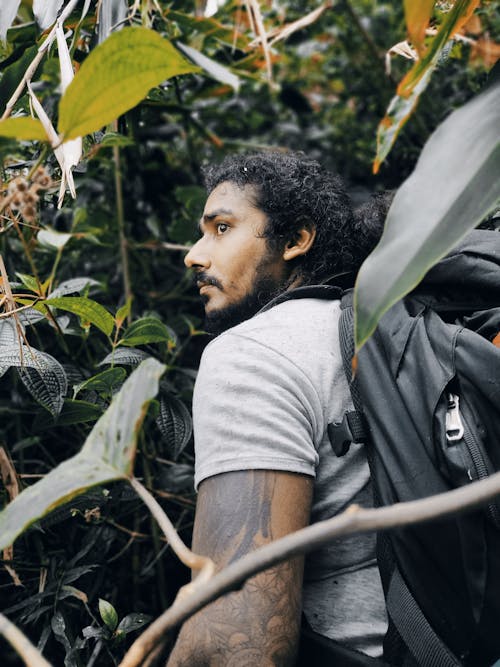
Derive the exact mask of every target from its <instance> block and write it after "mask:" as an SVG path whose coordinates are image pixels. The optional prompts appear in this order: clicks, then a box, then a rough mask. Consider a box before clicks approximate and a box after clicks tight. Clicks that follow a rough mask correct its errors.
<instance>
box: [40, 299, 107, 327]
mask: <svg viewBox="0 0 500 667" xmlns="http://www.w3.org/2000/svg"><path fill="white" fill-rule="evenodd" d="M44 306H52V307H53V308H58V309H59V310H66V311H68V312H70V313H73V314H74V315H78V317H80V318H81V320H82V323H83V324H84V325H85V324H87V323H90V324H93V325H94V326H96V327H97V328H98V329H100V330H101V331H102V332H103V333H105V334H106V335H107V336H110V335H111V332H112V331H113V327H114V324H115V322H114V320H113V316H112V315H111V314H110V313H108V311H107V310H106V308H104V306H101V304H100V303H97V301H94V300H93V299H88V298H87V297H86V296H60V297H55V298H50V299H47V300H46V301H44V302H43V304H40V305H39V304H37V305H36V306H35V308H36V309H37V310H39V309H40V308H43V307H44Z"/></svg>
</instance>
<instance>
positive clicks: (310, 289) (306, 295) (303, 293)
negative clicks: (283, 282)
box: [259, 285, 343, 313]
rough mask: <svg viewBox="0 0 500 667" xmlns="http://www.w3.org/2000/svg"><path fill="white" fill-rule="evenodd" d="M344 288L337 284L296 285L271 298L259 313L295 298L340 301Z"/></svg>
mask: <svg viewBox="0 0 500 667" xmlns="http://www.w3.org/2000/svg"><path fill="white" fill-rule="evenodd" d="M342 294H343V290H342V289H341V288H340V287H337V286H335V285H305V286H304V287H295V288H294V289H289V290H286V291H285V292H282V293H281V294H278V296H277V297H275V298H274V299H271V301H269V303H266V305H265V306H264V307H263V308H261V309H260V310H259V313H264V312H265V311H266V310H269V309H270V308H273V306H277V305H278V304H280V303H284V302H285V301H292V300H295V299H325V300H327V301H338V300H339V299H341V298H342Z"/></svg>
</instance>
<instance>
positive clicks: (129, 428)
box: [0, 359, 165, 549]
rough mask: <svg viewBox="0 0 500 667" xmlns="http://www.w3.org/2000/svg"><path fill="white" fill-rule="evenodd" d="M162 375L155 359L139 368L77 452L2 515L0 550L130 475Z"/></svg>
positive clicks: (0, 519) (19, 497)
mask: <svg viewBox="0 0 500 667" xmlns="http://www.w3.org/2000/svg"><path fill="white" fill-rule="evenodd" d="M164 370H165V367H164V366H163V365H162V364H160V363H159V362H158V361H155V360H154V359H148V360H147V361H145V362H144V363H142V364H141V365H140V366H139V367H138V368H137V369H136V370H135V371H134V372H133V373H132V375H131V376H130V377H129V379H128V380H127V381H126V382H125V384H124V385H123V387H122V389H121V390H120V392H119V393H118V394H117V395H116V396H115V398H114V399H113V402H112V403H111V405H110V407H109V408H108V410H107V411H106V412H105V413H104V414H103V415H102V417H101V418H100V419H99V421H98V422H97V424H96V425H95V426H94V428H93V429H92V431H91V433H90V435H89V437H88V438H87V440H86V442H85V445H84V446H83V449H82V450H81V452H80V453H79V454H77V455H76V456H73V457H72V458H71V459H68V460H67V461H65V462H64V463H61V465H59V466H57V468H54V470H52V471H51V472H50V473H49V474H48V475H47V476H46V477H44V478H43V479H42V480H41V481H39V482H37V483H36V484H33V485H32V486H30V487H28V488H27V489H25V490H24V491H23V492H22V493H20V494H19V495H18V496H17V498H15V499H14V500H13V501H12V502H11V503H10V504H9V505H7V507H6V508H5V509H4V510H3V511H2V512H1V513H0V549H5V548H6V547H7V546H9V545H10V544H12V542H13V541H14V540H15V539H16V537H17V536H18V535H20V534H21V533H22V532H23V531H24V530H25V529H26V528H27V527H28V526H30V525H31V524H32V523H33V522H34V521H37V520H38V519H41V518H42V517H43V516H45V515H46V514H48V513H49V512H50V511H51V510H53V509H55V508H56V507H60V506H61V505H63V504H64V503H65V502H68V501H69V500H71V499H72V498H74V497H75V496H77V495H79V494H80V493H82V492H83V491H86V490H88V489H89V488H90V487H92V486H95V485H97V484H102V483H105V482H110V481H112V480H116V479H126V478H127V477H129V476H130V475H131V473H132V469H133V463H134V457H135V451H136V442H137V435H138V432H139V429H140V426H141V424H142V421H143V419H144V415H145V414H146V409H147V406H148V404H149V402H150V401H151V399H152V398H154V396H156V393H157V392H158V384H159V379H160V377H161V375H162V373H163V371H164Z"/></svg>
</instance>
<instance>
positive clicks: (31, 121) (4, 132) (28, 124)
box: [0, 116, 49, 141]
mask: <svg viewBox="0 0 500 667" xmlns="http://www.w3.org/2000/svg"><path fill="white" fill-rule="evenodd" d="M0 136H2V137H10V138H11V139H18V140H19V141H49V138H48V136H47V133H46V132H45V130H44V129H43V125H42V124H41V122H40V121H39V120H38V119H36V118H29V117H28V116H22V117H17V118H6V119H5V120H2V121H0Z"/></svg>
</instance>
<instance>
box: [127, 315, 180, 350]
mask: <svg viewBox="0 0 500 667" xmlns="http://www.w3.org/2000/svg"><path fill="white" fill-rule="evenodd" d="M169 341H172V336H171V335H170V332H169V330H168V328H167V327H166V326H165V325H164V324H163V322H160V320H157V319H156V317H142V318H141V319H140V320H137V321H136V322H133V323H132V324H131V325H130V326H129V327H128V328H127V329H126V330H125V332H124V334H123V337H122V338H121V339H120V341H119V344H120V345H125V346H127V347H134V346H135V345H147V344H148V343H168V342H169Z"/></svg>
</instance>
